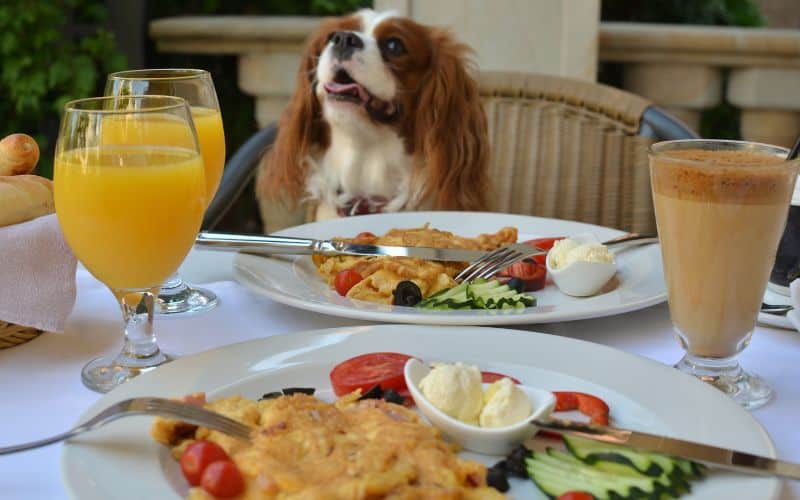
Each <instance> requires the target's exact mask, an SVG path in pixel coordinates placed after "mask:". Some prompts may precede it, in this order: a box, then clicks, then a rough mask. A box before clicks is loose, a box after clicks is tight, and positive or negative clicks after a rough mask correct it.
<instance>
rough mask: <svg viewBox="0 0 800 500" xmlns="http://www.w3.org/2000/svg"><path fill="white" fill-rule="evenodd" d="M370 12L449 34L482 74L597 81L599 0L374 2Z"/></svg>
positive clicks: (377, 0)
mask: <svg viewBox="0 0 800 500" xmlns="http://www.w3.org/2000/svg"><path fill="white" fill-rule="evenodd" d="M374 6H375V9H376V10H389V9H392V10H395V11H397V13H398V14H400V15H404V16H408V17H410V18H412V19H414V20H416V21H419V22H421V23H424V24H432V25H437V26H446V27H448V28H450V29H452V30H453V32H454V33H455V34H456V36H457V37H458V38H459V39H460V40H461V41H463V42H465V43H467V44H469V45H470V46H471V47H472V48H473V49H475V52H476V62H477V64H478V67H479V68H480V70H482V71H521V72H529V73H545V74H551V75H559V76H567V77H572V78H580V79H583V80H589V81H595V79H596V75H597V33H598V29H599V25H600V1H599V0H556V1H554V0H491V1H489V0H375V1H374Z"/></svg>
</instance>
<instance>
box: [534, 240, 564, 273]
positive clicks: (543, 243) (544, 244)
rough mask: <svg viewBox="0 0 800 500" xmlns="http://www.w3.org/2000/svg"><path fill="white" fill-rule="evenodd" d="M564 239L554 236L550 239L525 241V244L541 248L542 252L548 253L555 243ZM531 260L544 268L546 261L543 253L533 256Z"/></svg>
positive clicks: (545, 255)
mask: <svg viewBox="0 0 800 500" xmlns="http://www.w3.org/2000/svg"><path fill="white" fill-rule="evenodd" d="M564 238H565V237H564V236H556V237H550V238H534V239H532V240H528V241H526V242H525V244H526V245H531V246H534V247H537V248H541V249H542V250H548V251H549V250H550V249H552V248H553V245H554V244H555V242H556V241H558V240H563V239H564ZM532 259H533V260H534V261H536V263H537V264H540V265H542V266H544V265H545V264H546V261H547V254H546V253H543V254H539V255H534V256H533V257H532Z"/></svg>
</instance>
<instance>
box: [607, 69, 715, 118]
mask: <svg viewBox="0 0 800 500" xmlns="http://www.w3.org/2000/svg"><path fill="white" fill-rule="evenodd" d="M623 79H624V83H623V86H624V87H625V90H628V91H630V92H633V93H634V94H639V95H641V96H643V97H646V98H647V99H650V100H652V101H653V102H655V103H656V104H658V105H659V106H661V107H662V108H664V109H665V110H667V111H668V112H670V113H672V114H673V115H674V116H676V117H677V118H678V119H680V120H682V121H683V122H684V123H685V124H686V125H688V126H689V127H690V128H691V129H693V130H695V131H697V130H699V128H700V113H701V111H702V110H704V109H708V108H711V107H714V106H715V105H717V103H719V102H720V99H721V97H722V96H721V94H722V72H721V70H720V69H719V68H715V67H712V66H707V65H701V64H683V63H656V62H654V63H633V64H627V65H626V66H625V68H624V70H623Z"/></svg>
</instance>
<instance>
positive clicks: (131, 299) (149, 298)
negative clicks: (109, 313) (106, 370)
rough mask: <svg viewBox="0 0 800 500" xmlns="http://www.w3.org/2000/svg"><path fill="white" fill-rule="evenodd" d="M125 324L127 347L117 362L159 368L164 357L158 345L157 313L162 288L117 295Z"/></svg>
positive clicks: (118, 292)
mask: <svg viewBox="0 0 800 500" xmlns="http://www.w3.org/2000/svg"><path fill="white" fill-rule="evenodd" d="M114 294H115V295H116V296H117V300H119V304H120V307H121V308H122V315H123V319H124V320H125V344H124V345H123V347H122V352H120V353H119V356H118V357H117V362H118V363H120V364H122V365H126V366H149V365H153V364H158V363H160V362H161V360H160V359H157V358H161V357H163V354H162V353H161V351H160V350H159V348H158V344H157V343H156V334H155V331H154V330H153V312H154V310H155V298H156V295H157V294H158V287H155V288H151V289H149V290H135V291H128V290H122V291H115V292H114Z"/></svg>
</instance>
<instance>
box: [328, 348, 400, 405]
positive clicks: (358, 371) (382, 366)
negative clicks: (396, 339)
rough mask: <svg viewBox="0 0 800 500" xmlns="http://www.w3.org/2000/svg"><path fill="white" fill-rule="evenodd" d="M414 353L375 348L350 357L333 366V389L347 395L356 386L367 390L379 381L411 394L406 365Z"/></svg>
mask: <svg viewBox="0 0 800 500" xmlns="http://www.w3.org/2000/svg"><path fill="white" fill-rule="evenodd" d="M410 358H411V356H408V355H406V354H400V353H396V352H372V353H369V354H362V355H360V356H356V357H354V358H350V359H348V360H346V361H343V362H341V363H339V364H338V365H336V366H335V367H334V368H333V370H331V374H330V378H331V385H332V386H333V392H334V393H335V394H336V395H337V396H344V395H345V394H349V393H351V392H353V391H355V390H356V389H361V392H362V393H363V392H367V391H368V390H370V389H371V388H373V387H374V386H376V385H380V386H381V388H382V389H383V390H386V389H394V390H395V391H397V392H398V393H400V395H402V396H408V387H406V381H405V377H404V376H403V368H404V367H405V365H406V361H408V360H409V359H410Z"/></svg>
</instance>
